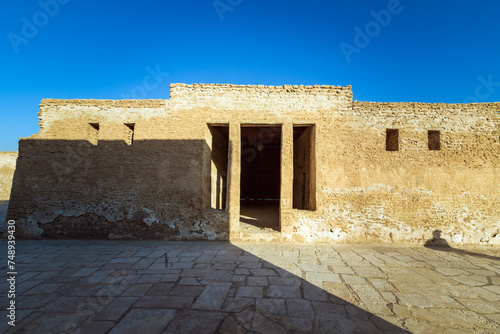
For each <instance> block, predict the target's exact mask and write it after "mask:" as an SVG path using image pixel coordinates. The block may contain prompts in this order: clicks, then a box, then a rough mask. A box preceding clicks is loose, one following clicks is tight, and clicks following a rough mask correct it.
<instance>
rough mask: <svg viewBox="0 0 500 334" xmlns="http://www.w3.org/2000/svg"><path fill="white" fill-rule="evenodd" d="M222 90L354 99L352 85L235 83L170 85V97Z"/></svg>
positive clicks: (223, 91) (226, 91)
mask: <svg viewBox="0 0 500 334" xmlns="http://www.w3.org/2000/svg"><path fill="white" fill-rule="evenodd" d="M217 92H222V93H228V92H245V93H246V94H261V93H267V94H310V95H319V94H335V95H344V96H346V97H350V98H351V99H352V87H351V86H350V85H347V86H330V85H283V86H266V85H234V84H183V83H174V84H171V85H170V98H171V99H175V98H181V97H185V96H189V95H205V94H207V95H210V94H213V93H217Z"/></svg>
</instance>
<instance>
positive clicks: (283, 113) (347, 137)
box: [8, 84, 500, 244]
mask: <svg viewBox="0 0 500 334" xmlns="http://www.w3.org/2000/svg"><path fill="white" fill-rule="evenodd" d="M499 111H500V103H479V104H426V103H375V102H356V101H353V100H352V91H351V87H350V86H345V87H341V86H277V87H273V86H262V85H259V86H251V85H250V86H244V85H229V84H228V85H218V84H200V85H198V84H194V85H186V84H174V85H172V86H171V91H170V99H169V100H119V101H112V100H43V101H42V103H41V105H40V113H39V117H40V132H39V133H38V134H36V135H34V136H32V137H30V138H23V139H21V141H20V146H19V159H18V164H17V170H16V175H15V178H14V183H13V191H12V198H11V203H10V205H9V212H8V216H9V218H10V219H16V221H17V222H18V227H19V230H18V233H19V235H20V236H24V237H29V238H36V237H50V238H66V237H73V238H127V239H168V240H181V239H182V240H200V239H203V240H228V239H231V240H246V236H245V235H244V234H243V233H241V232H240V231H239V227H238V219H239V200H240V198H239V186H240V181H241V180H240V174H239V168H240V158H241V157H240V155H241V152H240V148H241V138H240V126H241V125H248V124H261V125H278V126H281V127H282V152H281V162H282V166H281V175H282V177H281V208H280V210H281V215H280V217H281V233H279V234H278V235H272V236H271V237H270V238H271V240H274V241H299V242H351V243H358V242H359V243H369V242H384V243H411V244H422V243H424V242H425V241H426V240H428V239H430V238H431V237H432V233H433V231H435V230H441V231H442V237H443V238H445V239H447V240H448V241H449V242H450V243H451V244H481V243H482V244H499V243H500V235H499V232H500V187H499V186H500V184H499V183H500V182H499V180H500V167H499V166H500V164H499V163H500V130H499V129H500V114H499ZM208 125H214V126H227V127H228V128H229V130H228V137H229V148H228V151H229V157H228V168H227V180H228V189H227V196H228V198H227V202H226V203H227V206H226V208H225V210H214V209H211V208H210V203H211V202H212V200H211V196H212V194H210V192H211V188H212V187H211V185H210V180H211V177H210V175H211V171H210V168H211V162H210V157H211V149H212V143H211V142H209V141H207V138H210V136H211V135H210V128H209V126H208ZM294 125H295V126H297V125H308V126H310V125H312V126H314V136H313V138H314V161H312V162H311V163H312V165H313V166H314V171H313V174H314V175H313V178H312V180H313V182H314V184H315V194H314V195H315V198H314V202H315V207H314V210H297V209H293V208H292V202H293V193H292V192H293V191H292V188H293V168H292V167H291V166H292V165H293V160H294V159H293V150H292V147H293V145H292V142H293V126H294ZM387 129H397V130H398V137H399V142H398V148H399V149H398V150H397V151H386V131H387ZM430 130H432V131H439V133H440V150H429V147H428V131H430Z"/></svg>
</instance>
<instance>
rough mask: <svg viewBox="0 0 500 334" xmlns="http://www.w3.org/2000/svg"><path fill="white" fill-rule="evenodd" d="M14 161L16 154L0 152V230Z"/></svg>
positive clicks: (14, 164)
mask: <svg viewBox="0 0 500 334" xmlns="http://www.w3.org/2000/svg"><path fill="white" fill-rule="evenodd" d="M16 159H17V152H0V230H3V228H4V224H3V223H4V220H5V217H6V215H7V207H8V206H9V198H10V190H11V188H12V179H13V177H14V171H15V169H16Z"/></svg>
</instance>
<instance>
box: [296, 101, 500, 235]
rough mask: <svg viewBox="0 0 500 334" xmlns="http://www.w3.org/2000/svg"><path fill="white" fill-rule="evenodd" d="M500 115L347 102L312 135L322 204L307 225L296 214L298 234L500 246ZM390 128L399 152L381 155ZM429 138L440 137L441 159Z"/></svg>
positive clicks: (478, 109)
mask: <svg viewBox="0 0 500 334" xmlns="http://www.w3.org/2000/svg"><path fill="white" fill-rule="evenodd" d="M499 110H500V104H499V103H494V104H493V103H491V104H469V105H460V104H423V103H371V102H354V103H353V108H352V110H348V111H346V112H340V113H338V114H336V115H335V116H334V119H333V121H332V122H329V123H328V124H325V123H323V124H320V125H319V126H318V131H317V132H318V138H317V142H316V145H317V154H318V158H317V161H316V164H317V166H318V170H317V172H318V200H319V202H320V203H321V204H320V205H318V211H317V212H315V213H313V214H311V215H309V217H307V218H305V217H301V215H300V214H297V216H296V217H297V219H298V220H299V221H300V223H299V226H298V227H297V228H298V232H301V231H302V233H301V234H302V235H303V236H305V237H306V238H310V239H314V238H318V237H319V238H321V237H322V236H324V237H326V238H332V239H334V240H342V241H349V242H367V241H373V242H380V241H383V242H397V243H424V242H425V241H426V240H428V239H431V238H432V232H433V231H434V230H441V231H442V237H443V238H445V239H446V240H448V242H450V243H457V244H461V243H471V244H478V243H490V244H498V243H499V242H500V235H499V232H500V205H499V204H500V201H499V199H500V187H499V181H500V168H499V162H500V140H499V139H500V138H499V135H500V131H499V124H500V117H499ZM388 128H392V129H399V151H395V152H388V151H385V132H386V129H388ZM428 130H440V131H441V150H439V151H430V150H429V149H428V146H427V142H428V141H427V131H428ZM312 222H314V223H316V222H320V224H318V225H316V226H321V228H320V229H319V230H318V229H314V228H311V226H315V225H314V223H312ZM321 222H323V223H321ZM321 231H322V232H323V234H322V233H321Z"/></svg>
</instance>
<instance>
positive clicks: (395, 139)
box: [385, 129, 399, 151]
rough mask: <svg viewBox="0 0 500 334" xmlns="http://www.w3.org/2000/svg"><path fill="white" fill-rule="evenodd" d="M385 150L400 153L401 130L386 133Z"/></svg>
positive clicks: (389, 130) (390, 130)
mask: <svg viewBox="0 0 500 334" xmlns="http://www.w3.org/2000/svg"><path fill="white" fill-rule="evenodd" d="M385 150H386V151H398V150H399V130H398V129H387V130H386V131H385Z"/></svg>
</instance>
